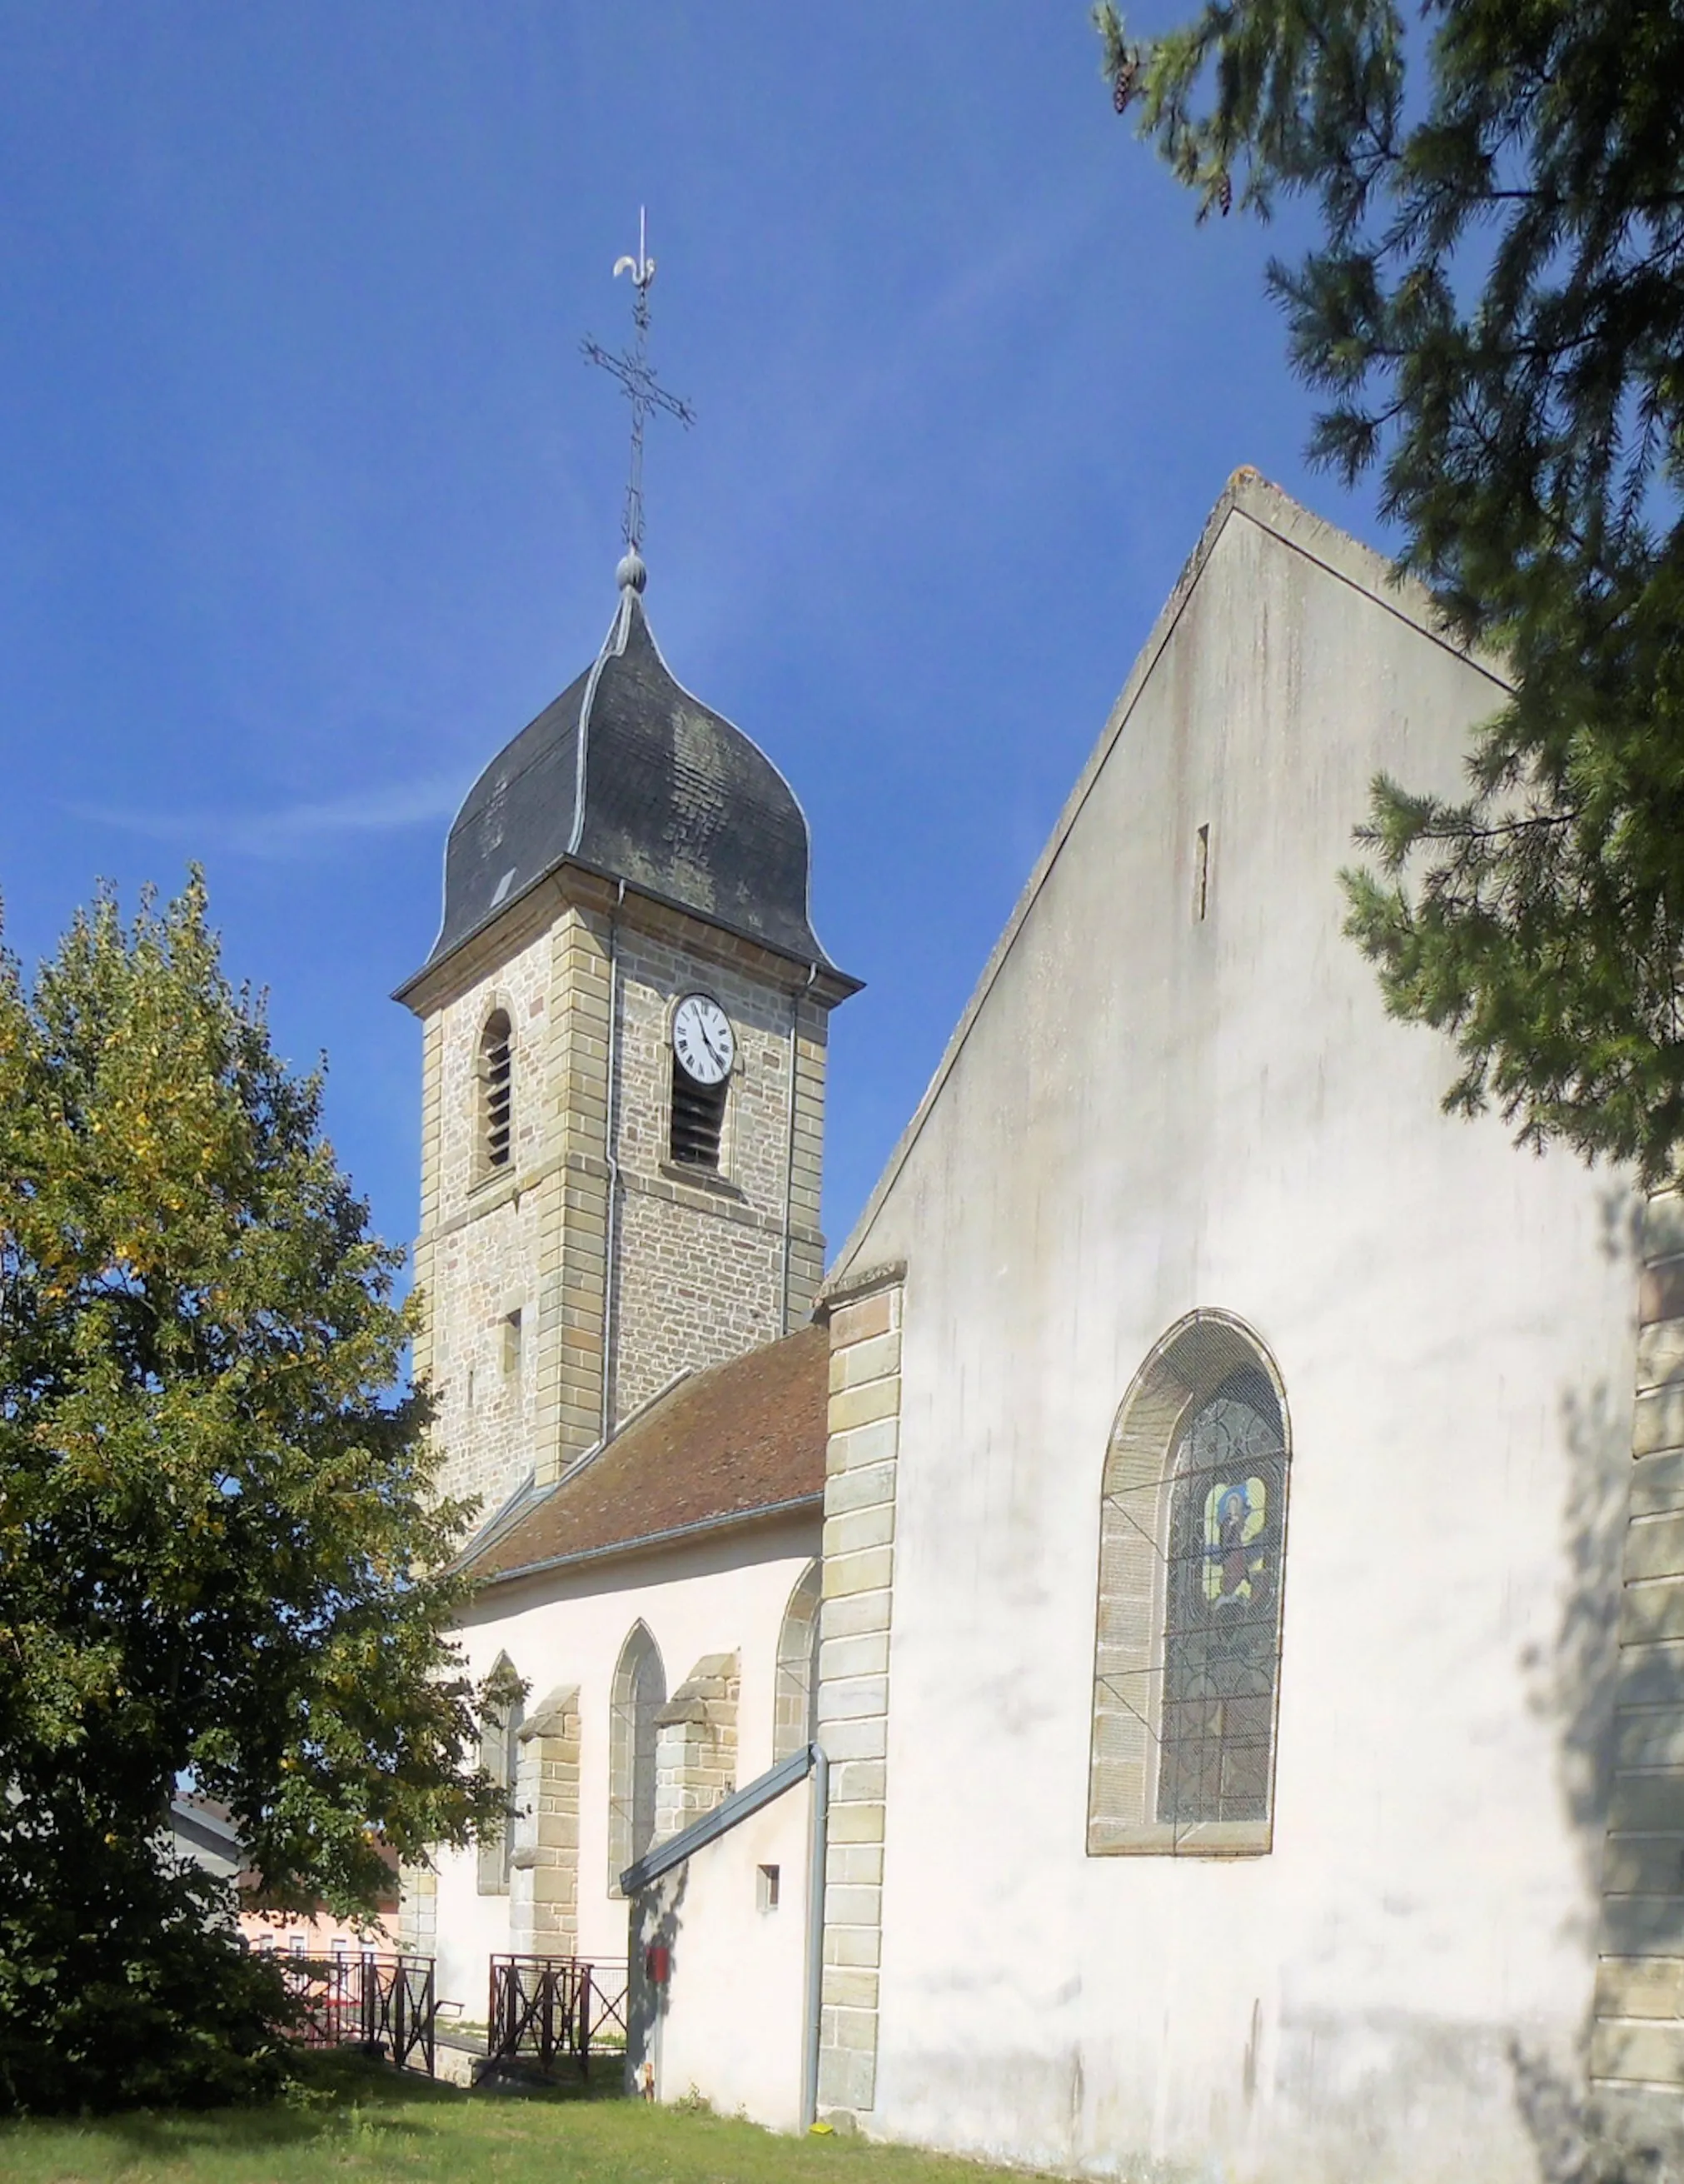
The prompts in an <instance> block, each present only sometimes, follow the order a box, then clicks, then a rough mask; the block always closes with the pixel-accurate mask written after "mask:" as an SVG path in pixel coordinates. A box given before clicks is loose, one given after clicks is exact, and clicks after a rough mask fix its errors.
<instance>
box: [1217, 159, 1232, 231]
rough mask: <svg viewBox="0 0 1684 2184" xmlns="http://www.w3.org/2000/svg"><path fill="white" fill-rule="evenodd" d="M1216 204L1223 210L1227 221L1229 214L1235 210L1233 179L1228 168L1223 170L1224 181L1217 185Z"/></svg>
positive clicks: (1223, 215)
mask: <svg viewBox="0 0 1684 2184" xmlns="http://www.w3.org/2000/svg"><path fill="white" fill-rule="evenodd" d="M1216 202H1217V204H1218V205H1219V206H1220V208H1221V213H1222V217H1223V219H1224V220H1226V218H1227V217H1228V215H1229V214H1230V213H1231V211H1232V210H1233V209H1234V183H1233V178H1232V176H1231V175H1230V174H1229V173H1228V171H1227V170H1226V168H1224V169H1223V170H1222V179H1221V181H1220V182H1218V184H1217V185H1216Z"/></svg>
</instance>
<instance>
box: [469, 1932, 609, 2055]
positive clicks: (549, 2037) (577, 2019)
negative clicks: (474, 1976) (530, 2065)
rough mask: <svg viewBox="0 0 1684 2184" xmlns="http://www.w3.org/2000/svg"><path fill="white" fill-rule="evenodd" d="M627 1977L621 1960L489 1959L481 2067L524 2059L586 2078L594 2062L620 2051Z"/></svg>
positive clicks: (557, 1958) (569, 1958)
mask: <svg viewBox="0 0 1684 2184" xmlns="http://www.w3.org/2000/svg"><path fill="white" fill-rule="evenodd" d="M625 2020H626V1975H625V1964H622V1963H618V1962H615V1963H609V1964H586V1963H585V1962H584V1960H583V1959H582V1958H578V1957H493V1958H492V1991H491V2010H490V2014H489V2016H488V2018H487V2020H486V2067H487V2068H488V2069H489V2068H492V2067H494V2066H495V2065H496V2064H499V2063H512V2062H515V2061H518V2060H523V2059H524V2060H526V2061H531V2062H535V2063H536V2064H537V2065H538V2067H539V2068H540V2070H553V2069H554V2067H555V2065H556V2063H557V2061H558V2060H559V2059H567V2060H570V2061H571V2062H573V2063H575V2064H577V2065H578V2067H579V2070H580V2072H581V2075H583V2076H585V2077H587V2078H588V2077H589V2075H591V2058H592V2056H593V2055H603V2054H607V2053H617V2052H622V2051H623V2050H624V2048H625Z"/></svg>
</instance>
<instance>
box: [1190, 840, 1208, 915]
mask: <svg viewBox="0 0 1684 2184" xmlns="http://www.w3.org/2000/svg"><path fill="white" fill-rule="evenodd" d="M1209 903H1210V823H1209V821H1208V820H1207V821H1206V822H1205V823H1204V825H1203V827H1200V828H1199V830H1198V849H1197V850H1195V852H1194V854H1193V873H1192V914H1193V918H1194V922H1196V923H1198V924H1203V921H1204V913H1205V911H1206V910H1207V909H1208V908H1209Z"/></svg>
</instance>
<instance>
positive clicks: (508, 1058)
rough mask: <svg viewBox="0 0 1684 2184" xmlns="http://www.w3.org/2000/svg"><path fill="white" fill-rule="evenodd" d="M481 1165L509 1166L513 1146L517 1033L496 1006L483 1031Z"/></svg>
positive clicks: (485, 1168) (483, 1168)
mask: <svg viewBox="0 0 1684 2184" xmlns="http://www.w3.org/2000/svg"><path fill="white" fill-rule="evenodd" d="M477 1075H478V1077H479V1081H480V1114H479V1168H480V1172H481V1174H482V1175H493V1174H495V1173H496V1172H497V1169H499V1168H503V1167H508V1166H509V1161H510V1159H511V1157H512V1156H513V1153H514V1034H513V1032H512V1030H511V1028H510V1026H509V1011H508V1010H507V1009H493V1010H492V1013H491V1014H490V1016H488V1017H486V1022H485V1028H484V1029H483V1030H482V1031H481V1034H480V1054H479V1062H478V1067H477Z"/></svg>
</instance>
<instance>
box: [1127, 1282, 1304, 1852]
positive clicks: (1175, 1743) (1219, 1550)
mask: <svg viewBox="0 0 1684 2184" xmlns="http://www.w3.org/2000/svg"><path fill="white" fill-rule="evenodd" d="M1287 1467H1288V1439H1287V1413H1286V1406H1285V1402H1284V1400H1283V1396H1282V1391H1281V1383H1280V1379H1279V1377H1278V1375H1277V1374H1276V1372H1275V1369H1274V1367H1273V1364H1272V1362H1270V1358H1269V1356H1268V1353H1267V1352H1266V1351H1264V1348H1263V1346H1262V1345H1261V1343H1260V1342H1259V1341H1258V1340H1257V1338H1256V1336H1255V1335H1253V1334H1251V1333H1250V1331H1249V1330H1248V1329H1246V1328H1244V1327H1243V1326H1242V1325H1241V1323H1239V1322H1238V1321H1237V1320H1235V1319H1232V1318H1230V1317H1229V1316H1228V1315H1227V1314H1226V1313H1224V1312H1195V1313H1193V1314H1192V1316H1191V1317H1190V1318H1187V1319H1186V1320H1183V1321H1182V1322H1181V1323H1180V1324H1179V1326H1177V1327H1175V1328H1173V1329H1171V1330H1170V1333H1169V1334H1167V1335H1165V1336H1164V1340H1162V1341H1161V1342H1160V1343H1159V1345H1158V1346H1157V1347H1156V1349H1155V1350H1154V1351H1153V1353H1152V1355H1151V1357H1148V1360H1147V1362H1146V1363H1145V1364H1144V1365H1143V1366H1142V1368H1141V1370H1140V1372H1139V1373H1138V1374H1137V1376H1136V1379H1135V1382H1134V1385H1133V1386H1132V1387H1131V1389H1130V1390H1129V1393H1128V1395H1127V1396H1126V1397H1125V1400H1124V1402H1123V1406H1122V1408H1121V1410H1120V1412H1118V1414H1117V1421H1116V1424H1115V1426H1114V1428H1113V1430H1112V1435H1111V1442H1110V1446H1109V1450H1108V1451H1107V1454H1106V1462H1105V1477H1104V1486H1103V1498H1102V1502H1101V1512H1100V1550H1099V1602H1098V1629H1097V1633H1096V1643H1095V1651H1094V1680H1093V1735H1092V1753H1091V1760H1090V1766H1089V1775H1088V1817H1087V1847H1088V1848H1089V1850H1090V1851H1092V1852H1097V1853H1103V1852H1159V1853H1192V1854H1203V1855H1206V1856H1210V1855H1219V1856H1220V1855H1224V1854H1226V1855H1241V1854H1244V1853H1248V1852H1250V1853H1254V1852H1259V1851H1265V1850H1267V1849H1268V1848H1269V1847H1270V1840H1271V1828H1272V1824H1273V1797H1274V1778H1275V1719H1276V1701H1277V1698H1278V1695H1279V1686H1280V1664H1281V1584H1282V1577H1283V1574H1284V1558H1285V1551H1286V1541H1287Z"/></svg>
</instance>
